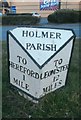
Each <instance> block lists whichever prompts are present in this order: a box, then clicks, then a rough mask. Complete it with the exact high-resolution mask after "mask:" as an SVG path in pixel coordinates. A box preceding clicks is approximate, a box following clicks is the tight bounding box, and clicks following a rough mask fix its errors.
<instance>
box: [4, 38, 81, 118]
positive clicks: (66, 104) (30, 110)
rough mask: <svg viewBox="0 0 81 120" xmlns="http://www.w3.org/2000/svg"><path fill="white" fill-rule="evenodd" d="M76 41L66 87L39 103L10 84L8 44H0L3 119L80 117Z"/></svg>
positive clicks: (77, 41) (77, 49) (77, 48)
mask: <svg viewBox="0 0 81 120" xmlns="http://www.w3.org/2000/svg"><path fill="white" fill-rule="evenodd" d="M79 41H80V40H76V41H75V44H74V50H73V55H72V60H71V65H70V70H69V74H68V79H67V82H66V86H64V87H62V88H60V89H58V90H56V91H55V92H52V93H50V94H48V95H46V96H45V97H43V98H42V99H41V100H40V102H39V103H38V104H34V103H32V102H31V101H28V100H27V99H25V98H23V97H21V96H20V95H19V94H18V92H17V90H16V89H14V87H12V86H11V85H10V84H9V77H8V65H7V62H8V61H7V45H6V42H5V41H4V42H3V43H2V45H3V49H2V50H3V52H2V53H3V63H2V65H3V69H2V81H3V85H2V90H3V92H2V97H3V101H2V106H3V110H2V116H3V118H29V117H32V118H50V117H53V118H80V117H81V114H80V102H79V94H80V90H79Z"/></svg>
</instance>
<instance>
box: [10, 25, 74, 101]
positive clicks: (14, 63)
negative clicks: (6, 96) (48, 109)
mask: <svg viewBox="0 0 81 120" xmlns="http://www.w3.org/2000/svg"><path fill="white" fill-rule="evenodd" d="M74 39H75V35H74V33H73V31H72V30H68V29H50V28H27V27H20V28H15V29H13V30H10V31H8V48H9V50H8V53H9V71H10V83H11V84H12V85H13V86H15V87H17V88H19V89H20V90H22V91H23V92H24V93H26V94H27V95H28V96H30V97H31V98H32V99H34V100H39V98H41V97H43V96H44V95H45V94H48V93H50V92H52V91H55V90H56V89H58V88H60V87H62V86H65V83H66V78H67V73H68V69H69V64H70V59H71V55H72V49H73V43H74Z"/></svg>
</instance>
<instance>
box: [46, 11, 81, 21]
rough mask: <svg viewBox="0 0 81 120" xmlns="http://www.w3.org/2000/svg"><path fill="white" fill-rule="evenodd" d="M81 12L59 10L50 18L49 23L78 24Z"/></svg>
mask: <svg viewBox="0 0 81 120" xmlns="http://www.w3.org/2000/svg"><path fill="white" fill-rule="evenodd" d="M80 15H81V11H75V10H70V9H61V10H57V11H55V12H54V13H52V14H50V15H49V16H48V18H47V19H48V21H49V22H52V23H77V22H80V19H79V16H80Z"/></svg>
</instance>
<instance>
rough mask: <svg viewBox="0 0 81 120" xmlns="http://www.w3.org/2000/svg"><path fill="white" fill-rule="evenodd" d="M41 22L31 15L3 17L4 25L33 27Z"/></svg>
mask: <svg viewBox="0 0 81 120" xmlns="http://www.w3.org/2000/svg"><path fill="white" fill-rule="evenodd" d="M38 22H39V18H37V17H34V16H31V15H5V16H2V25H30V24H31V25H32V24H36V23H38Z"/></svg>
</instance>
